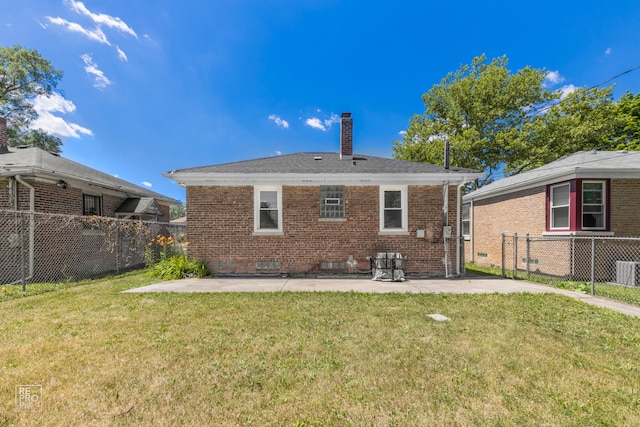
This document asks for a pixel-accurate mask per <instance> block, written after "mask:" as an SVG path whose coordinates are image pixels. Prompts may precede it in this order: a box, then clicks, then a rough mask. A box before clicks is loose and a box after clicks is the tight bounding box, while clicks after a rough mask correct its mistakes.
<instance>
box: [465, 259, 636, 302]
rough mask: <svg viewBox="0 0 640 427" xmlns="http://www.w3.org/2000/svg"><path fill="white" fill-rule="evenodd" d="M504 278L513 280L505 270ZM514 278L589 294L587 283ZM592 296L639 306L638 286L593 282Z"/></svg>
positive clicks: (478, 268) (485, 271)
mask: <svg viewBox="0 0 640 427" xmlns="http://www.w3.org/2000/svg"><path fill="white" fill-rule="evenodd" d="M465 268H466V270H467V274H482V275H490V276H502V270H501V269H499V268H493V267H487V266H482V265H478V264H474V263H466V264H465ZM505 277H506V278H509V279H513V278H514V275H513V271H511V270H505ZM515 278H516V279H519V280H527V281H529V282H534V283H540V284H543V285H548V286H552V287H554V288H559V289H567V290H570V291H575V292H582V293H585V294H590V293H591V284H590V283H588V282H581V281H571V280H564V279H562V278H560V277H553V276H548V275H541V274H534V273H530V274H529V275H527V274H526V273H525V272H522V271H520V270H519V271H518V275H517V276H516V277H515ZM594 294H595V295H597V296H603V297H607V298H611V299H615V300H617V301H620V302H624V303H629V304H635V305H640V286H623V285H618V284H611V283H603V282H595V283H594Z"/></svg>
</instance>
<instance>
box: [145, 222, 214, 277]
mask: <svg viewBox="0 0 640 427" xmlns="http://www.w3.org/2000/svg"><path fill="white" fill-rule="evenodd" d="M184 238H185V235H184V233H182V234H180V235H178V237H177V239H174V237H173V236H168V237H167V236H163V235H161V234H158V235H157V236H156V237H155V238H153V239H151V241H150V242H149V243H148V244H147V250H146V252H145V262H146V264H147V267H148V268H149V275H150V276H152V277H156V278H158V279H163V280H177V279H185V278H189V277H205V276H208V275H210V274H211V273H210V271H209V269H208V268H207V266H206V265H205V264H204V263H203V262H202V261H197V260H190V259H189V258H188V257H187V253H186V248H187V247H188V246H189V242H187V241H185V240H184Z"/></svg>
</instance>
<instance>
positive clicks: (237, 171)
mask: <svg viewBox="0 0 640 427" xmlns="http://www.w3.org/2000/svg"><path fill="white" fill-rule="evenodd" d="M352 128H353V122H352V118H351V114H350V113H343V115H342V119H341V131H340V152H339V153H335V152H334V153H327V152H322V153H296V154H290V155H283V156H276V157H269V158H263V159H256V160H247V161H242V162H236V163H228V164H221V165H213V166H203V167H194V168H189V169H181V170H174V171H171V172H167V173H165V174H164V175H165V176H167V177H169V178H171V179H173V180H175V181H176V182H177V183H178V184H180V185H183V186H185V187H186V189H187V216H188V218H189V221H188V222H187V231H188V234H189V254H190V256H193V257H195V258H199V259H202V260H204V261H205V262H206V263H207V264H208V265H209V267H210V268H212V269H213V270H214V272H215V273H216V274H249V275H254V274H291V275H321V274H344V273H356V272H358V271H364V270H368V269H369V260H368V257H375V256H376V254H377V253H380V252H395V253H401V254H402V255H403V256H406V257H407V259H408V266H407V269H406V273H407V274H409V275H411V274H420V275H445V273H449V274H453V273H455V272H457V271H459V267H460V265H459V260H460V257H458V258H457V259H458V262H456V252H457V253H458V254H461V253H460V247H458V246H457V243H458V242H459V239H456V238H455V237H456V235H457V234H458V233H457V232H456V230H457V229H458V228H459V227H457V225H458V224H460V223H459V222H457V219H458V215H457V212H458V209H457V207H458V206H459V202H460V197H459V196H460V189H461V186H462V184H464V183H467V182H469V181H471V180H474V179H477V178H479V177H481V176H482V174H481V173H479V172H477V171H474V170H470V169H459V168H450V169H445V168H444V167H443V166H436V165H428V164H423V163H416V162H408V161H403V160H395V159H386V158H380V157H373V156H367V155H361V154H353V150H352V146H353V142H352V137H353V135H352ZM445 226H446V227H447V229H446V232H448V231H450V229H449V228H448V227H451V228H452V229H453V232H452V233H451V238H450V237H448V235H446V232H445V229H443V227H445ZM443 232H445V235H443ZM445 248H446V249H445Z"/></svg>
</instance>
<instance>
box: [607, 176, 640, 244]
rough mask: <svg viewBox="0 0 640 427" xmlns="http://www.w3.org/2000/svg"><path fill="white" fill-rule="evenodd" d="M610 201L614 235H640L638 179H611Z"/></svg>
mask: <svg viewBox="0 0 640 427" xmlns="http://www.w3.org/2000/svg"><path fill="white" fill-rule="evenodd" d="M610 201H611V209H610V212H611V230H612V231H613V232H614V233H615V235H616V237H640V179H612V180H611V199H610Z"/></svg>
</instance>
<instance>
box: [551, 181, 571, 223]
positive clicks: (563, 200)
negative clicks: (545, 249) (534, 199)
mask: <svg viewBox="0 0 640 427" xmlns="http://www.w3.org/2000/svg"><path fill="white" fill-rule="evenodd" d="M570 196H571V188H570V187H569V184H562V185H556V186H554V187H551V197H550V198H551V201H550V211H551V212H550V217H551V229H552V230H565V229H569V201H570Z"/></svg>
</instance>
